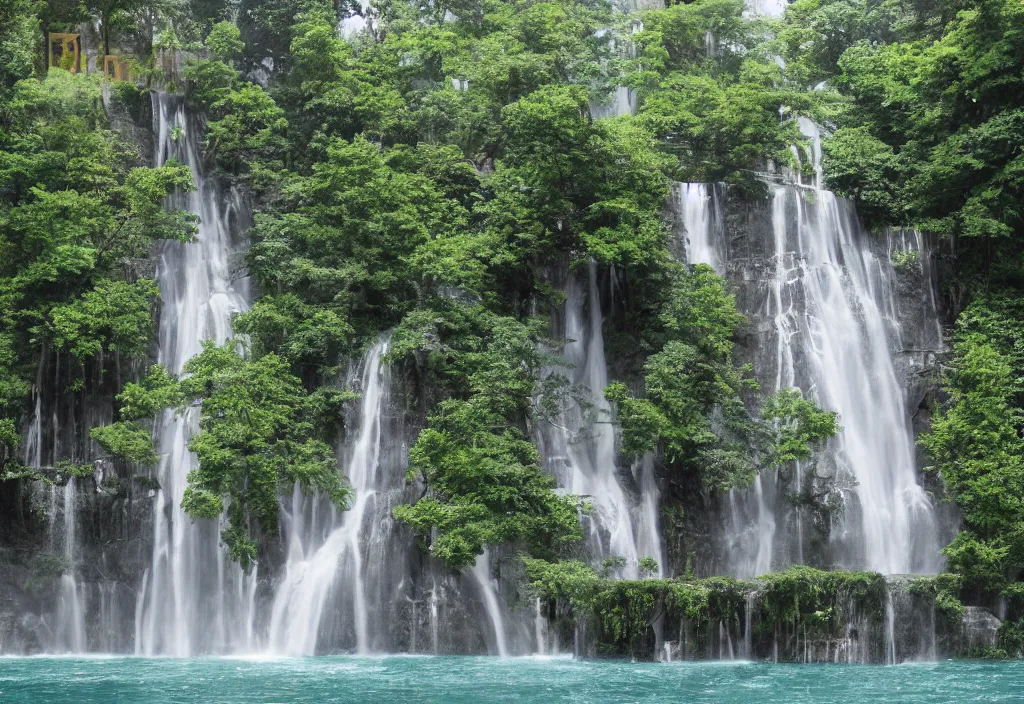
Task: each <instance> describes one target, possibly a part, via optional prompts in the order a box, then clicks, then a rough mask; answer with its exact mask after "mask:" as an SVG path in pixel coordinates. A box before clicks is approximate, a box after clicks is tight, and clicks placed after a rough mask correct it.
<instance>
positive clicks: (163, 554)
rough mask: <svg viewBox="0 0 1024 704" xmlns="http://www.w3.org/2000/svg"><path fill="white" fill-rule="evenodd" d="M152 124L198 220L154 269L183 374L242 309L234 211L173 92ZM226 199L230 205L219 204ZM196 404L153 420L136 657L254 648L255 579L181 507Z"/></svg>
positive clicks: (165, 334) (168, 351) (211, 526)
mask: <svg viewBox="0 0 1024 704" xmlns="http://www.w3.org/2000/svg"><path fill="white" fill-rule="evenodd" d="M153 112H154V117H155V121H156V125H155V128H156V133H157V134H156V140H155V141H156V156H155V163H157V164H163V163H165V162H166V161H167V160H168V159H170V158H172V157H174V158H176V159H178V160H179V161H180V162H182V163H184V164H185V165H187V166H188V167H189V168H190V169H191V171H192V176H193V178H194V180H195V184H196V190H195V191H193V192H191V193H187V194H180V195H179V196H176V197H174V198H172V199H171V201H172V205H173V206H175V207H181V208H185V209H187V210H189V211H190V212H192V213H195V214H197V215H199V216H200V218H201V223H200V226H199V232H198V234H197V236H196V241H195V242H193V243H189V244H182V243H180V242H166V243H164V246H163V250H162V253H161V256H160V260H159V263H158V266H157V279H158V282H159V285H160V293H161V299H162V301H163V307H162V309H161V316H160V333H159V361H160V363H161V364H163V365H164V366H165V367H167V368H168V369H169V370H170V371H171V372H173V373H180V372H181V369H182V366H183V365H184V364H185V362H186V361H188V359H189V358H191V357H192V356H194V355H195V354H197V353H199V352H200V351H201V350H202V341H203V340H214V341H215V342H217V343H223V342H224V341H226V340H227V339H228V338H229V337H230V336H231V316H232V314H234V313H236V312H239V311H243V310H245V309H246V307H247V303H246V300H245V296H244V292H243V291H242V290H240V288H241V286H239V285H238V283H239V282H235V281H233V279H232V275H231V269H230V266H229V255H230V254H231V243H230V235H229V231H228V217H229V215H230V214H231V209H232V208H233V207H237V202H236V201H235V200H234V199H225V198H224V197H223V196H222V194H221V192H220V189H219V188H218V186H217V183H216V182H215V181H213V180H207V179H206V178H204V175H203V173H202V169H201V164H202V162H201V158H200V153H199V134H198V130H197V131H196V133H195V134H193V123H192V122H190V120H189V119H188V114H187V113H186V111H185V108H184V104H183V100H182V98H181V97H180V96H172V95H168V94H165V93H158V92H154V93H153ZM224 203H226V204H227V208H226V209H222V207H221V206H222V204H224ZM198 413H199V409H198V408H197V407H192V408H190V409H189V410H188V411H187V412H186V413H185V414H183V415H180V416H179V415H177V414H176V413H175V412H174V411H173V410H167V411H165V412H164V414H163V415H162V417H161V418H159V419H158V422H157V428H156V433H155V439H156V443H157V449H158V451H159V455H160V462H159V466H158V469H157V480H158V482H159V486H160V488H159V490H158V491H157V493H156V497H155V498H154V504H153V516H154V520H153V552H152V558H151V563H150V567H149V570H148V572H147V573H146V576H145V578H144V580H143V583H144V587H145V588H144V589H143V590H140V591H139V593H138V599H139V603H138V604H137V608H136V612H137V614H138V620H137V623H136V633H137V634H138V636H137V638H136V643H135V651H136V654H141V655H175V656H179V657H187V656H192V655H196V654H201V653H215V652H226V651H228V650H234V649H239V648H251V647H252V646H253V643H251V642H246V638H247V636H248V634H251V633H252V627H251V622H252V619H253V618H254V616H255V613H254V610H253V604H252V603H251V602H250V601H249V600H248V599H245V598H240V597H239V595H240V594H246V593H248V592H249V591H250V590H251V586H249V585H250V584H251V581H252V580H255V575H245V574H243V572H242V570H241V569H240V568H239V567H238V566H237V565H236V564H235V563H233V562H231V561H230V560H229V558H228V556H227V554H226V552H225V551H224V550H223V548H222V547H221V545H220V528H219V523H218V522H217V521H206V520H204V521H194V520H192V519H191V518H189V517H188V516H187V515H185V512H184V511H183V510H182V508H181V501H182V497H183V496H184V492H185V487H186V485H187V476H188V473H189V472H190V471H191V470H192V469H194V468H195V464H196V461H195V457H194V455H193V454H192V453H191V452H189V450H188V440H189V438H190V437H191V435H192V434H193V433H194V432H195V430H196V426H197V424H198Z"/></svg>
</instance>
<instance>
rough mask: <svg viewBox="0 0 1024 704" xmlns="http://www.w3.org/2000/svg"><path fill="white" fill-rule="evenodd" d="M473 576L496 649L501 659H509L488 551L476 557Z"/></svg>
mask: <svg viewBox="0 0 1024 704" xmlns="http://www.w3.org/2000/svg"><path fill="white" fill-rule="evenodd" d="M472 574H473V579H475V580H476V582H477V584H478V585H479V586H480V595H481V596H482V597H483V601H484V609H485V610H486V611H487V618H488V619H490V621H491V630H492V631H493V632H494V643H495V648H496V650H497V651H498V655H499V656H500V657H503V658H507V657H508V641H507V640H506V638H505V621H504V619H503V618H502V615H501V605H500V604H499V603H498V593H497V590H496V589H495V586H494V580H493V579H491V560H490V555H489V553H488V551H487V550H486V549H485V550H484V551H483V553H482V554H480V555H477V556H476V562H475V563H473V569H472Z"/></svg>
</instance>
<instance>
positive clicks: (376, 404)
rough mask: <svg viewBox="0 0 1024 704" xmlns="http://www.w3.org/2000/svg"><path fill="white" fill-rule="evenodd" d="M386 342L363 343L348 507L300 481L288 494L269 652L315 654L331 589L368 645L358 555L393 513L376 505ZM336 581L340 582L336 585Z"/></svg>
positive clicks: (360, 648) (382, 479)
mask: <svg viewBox="0 0 1024 704" xmlns="http://www.w3.org/2000/svg"><path fill="white" fill-rule="evenodd" d="M387 350H388V339H387V338H386V337H384V338H381V339H380V340H378V341H377V342H376V343H374V344H373V345H372V346H371V347H370V348H369V349H368V350H367V352H366V354H365V355H364V357H363V362H362V365H361V368H362V373H361V375H360V380H361V383H360V388H361V391H362V400H361V405H360V413H359V430H358V432H357V433H356V435H355V439H354V441H353V442H352V444H351V447H350V448H349V452H348V454H347V457H346V461H345V470H346V471H347V473H348V478H349V482H350V483H351V485H352V490H353V492H354V494H355V496H354V498H353V502H352V505H351V507H350V508H349V510H347V511H344V512H340V511H338V510H337V508H335V507H334V506H332V505H330V502H329V501H327V500H326V499H325V498H324V497H305V496H304V495H303V493H302V491H301V490H300V488H299V487H298V485H296V487H295V489H294V492H293V494H292V502H291V512H290V514H287V515H286V516H285V521H284V523H285V531H286V533H287V536H288V561H287V564H286V565H285V575H284V579H283V580H282V582H281V584H280V585H278V587H277V590H276V592H275V595H274V604H273V608H272V610H271V621H270V637H269V649H270V651H271V652H274V653H278V654H285V655H313V654H315V652H316V646H317V639H318V637H319V635H320V630H321V620H322V618H323V614H324V609H325V608H326V607H327V605H328V599H329V597H330V596H331V594H332V592H335V591H338V592H340V593H341V594H344V595H347V596H348V597H349V598H350V604H351V614H352V618H353V628H354V631H355V646H356V652H358V653H360V654H366V653H369V652H370V650H371V642H370V639H371V636H370V630H369V629H370V624H369V609H368V605H367V595H366V592H367V575H366V569H365V568H364V561H366V560H368V559H378V560H379V559H381V558H382V557H383V555H380V554H376V555H375V554H373V553H372V552H369V550H368V549H369V548H370V547H372V546H374V545H378V544H380V543H381V542H382V541H381V540H380V539H379V538H380V535H379V534H378V533H377V531H378V530H379V528H380V526H381V524H382V523H384V524H385V525H386V526H387V527H386V532H387V533H390V521H391V518H390V507H389V506H386V508H387V509H388V510H387V515H383V514H382V513H381V512H379V511H377V510H376V505H377V503H378V498H379V497H380V495H381V494H382V492H383V491H384V490H385V489H386V488H387V481H388V477H387V476H386V475H385V473H383V472H381V461H380V457H381V414H382V408H383V405H384V403H385V399H386V395H387V390H388V381H389V374H388V367H387V366H385V365H383V364H382V361H381V360H382V357H383V356H384V355H385V354H387ZM307 508H308V509H309V515H307V513H306V511H307ZM318 512H322V513H323V514H326V518H327V520H326V538H320V537H319V536H322V535H323V534H324V532H325V525H324V524H323V522H322V521H318ZM375 537H376V538H378V539H376V540H375V539H374V538H375ZM364 552H366V553H367V554H365V555H364ZM336 581H340V582H341V584H340V585H338V586H339V587H340V589H336V587H335V583H336Z"/></svg>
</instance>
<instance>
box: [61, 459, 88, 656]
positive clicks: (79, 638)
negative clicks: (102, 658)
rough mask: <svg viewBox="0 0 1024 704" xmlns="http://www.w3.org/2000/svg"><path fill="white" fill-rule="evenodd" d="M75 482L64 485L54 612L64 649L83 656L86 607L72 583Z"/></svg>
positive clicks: (74, 537) (73, 573) (72, 478)
mask: <svg viewBox="0 0 1024 704" xmlns="http://www.w3.org/2000/svg"><path fill="white" fill-rule="evenodd" d="M75 524H76V518H75V478H74V477H70V478H69V479H68V483H67V484H65V485H64V560H65V561H66V563H67V567H66V571H65V572H64V574H62V575H61V577H60V596H59V597H58V598H59V599H60V602H59V603H60V607H59V608H58V609H57V628H58V633H59V634H61V638H60V641H61V643H62V645H63V646H64V649H65V650H67V651H69V652H72V653H82V652H85V650H86V645H85V607H84V605H83V603H82V601H83V600H82V594H81V591H80V588H79V585H78V580H77V579H75V561H76V555H75V545H76V536H75V532H76V531H75V529H76V525H75Z"/></svg>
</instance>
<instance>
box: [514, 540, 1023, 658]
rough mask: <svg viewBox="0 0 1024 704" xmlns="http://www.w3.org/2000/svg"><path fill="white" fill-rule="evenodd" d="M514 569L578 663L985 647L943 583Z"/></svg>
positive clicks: (903, 654) (839, 574)
mask: <svg viewBox="0 0 1024 704" xmlns="http://www.w3.org/2000/svg"><path fill="white" fill-rule="evenodd" d="M525 562H526V576H527V579H528V581H529V589H530V590H531V591H532V592H533V593H534V594H535V595H537V596H540V597H541V599H542V600H543V603H546V604H547V616H548V619H549V621H550V622H551V624H552V628H553V629H555V631H556V632H557V634H558V637H559V641H560V642H562V643H573V644H574V651H575V652H576V654H577V655H580V656H586V657H599V656H613V657H633V658H641V659H662V660H666V659H673V660H674V659H719V658H721V659H729V658H737V659H738V658H744V659H757V660H776V661H779V662H866V663H869V662H876V663H885V662H902V661H905V660H911V659H929V658H935V657H940V656H970V655H972V654H977V653H978V652H981V651H980V650H979V643H982V642H991V643H992V645H993V646H994V644H995V643H994V640H993V639H994V637H995V636H994V631H993V632H992V633H982V634H981V635H980V636H979V635H978V634H977V633H969V632H968V626H967V625H965V624H966V623H967V620H965V610H969V609H971V608H972V607H964V605H963V604H962V603H960V601H959V599H958V598H957V588H958V581H957V578H956V577H955V576H953V575H938V576H935V577H920V578H910V577H891V578H888V579H887V578H886V577H884V576H882V575H881V574H878V573H875V572H847V571H823V570H817V569H814V568H811V567H791V568H789V569H787V570H785V571H784V572H778V573H772V574H767V575H764V576H762V577H758V578H756V579H752V580H736V579H732V578H728V577H711V578H706V579H697V578H694V577H679V578H674V579H640V580H614V579H608V578H605V577H602V576H600V575H598V574H597V573H596V572H595V571H594V570H593V569H591V568H590V567H588V566H587V565H585V564H583V563H581V562H574V561H568V562H559V563H549V562H544V561H541V560H532V559H527V560H526V561H525ZM985 614H986V615H989V614H988V613H987V612H985ZM989 616H990V615H989ZM993 618H994V617H993ZM1004 630H1005V629H1004ZM986 638H987V639H989V640H988V641H985V639H986Z"/></svg>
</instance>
